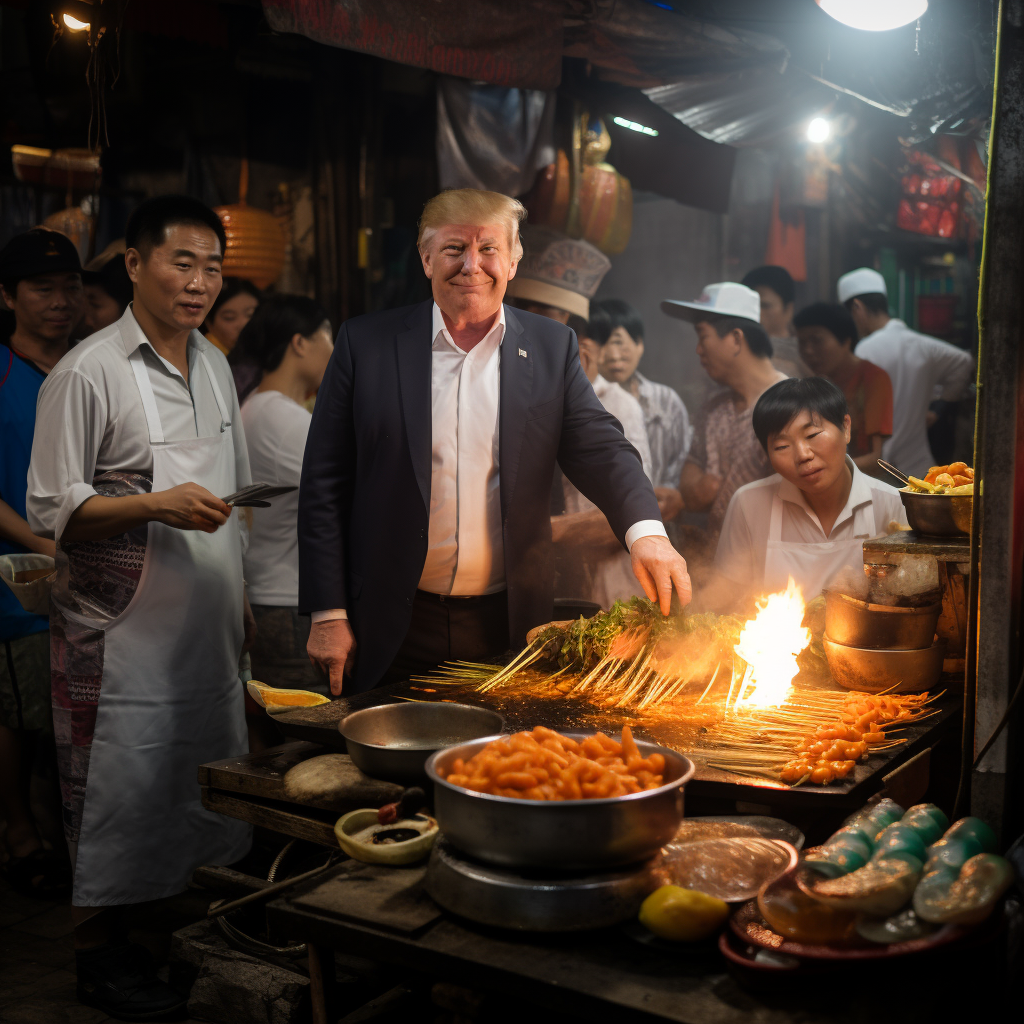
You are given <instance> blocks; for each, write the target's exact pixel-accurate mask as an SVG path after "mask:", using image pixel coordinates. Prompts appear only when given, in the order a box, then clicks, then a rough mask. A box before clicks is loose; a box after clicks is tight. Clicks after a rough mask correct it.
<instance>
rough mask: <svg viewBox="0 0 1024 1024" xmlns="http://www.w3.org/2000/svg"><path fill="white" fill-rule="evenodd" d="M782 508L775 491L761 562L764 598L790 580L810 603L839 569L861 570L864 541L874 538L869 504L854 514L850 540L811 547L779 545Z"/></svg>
mask: <svg viewBox="0 0 1024 1024" xmlns="http://www.w3.org/2000/svg"><path fill="white" fill-rule="evenodd" d="M782 504H783V501H782V497H781V496H780V495H779V493H778V491H776V493H775V497H774V498H773V499H772V512H771V518H770V520H769V523H768V547H767V549H766V551H765V558H764V592H765V593H766V594H774V593H776V592H777V591H780V590H785V589H786V587H787V585H788V583H789V577H790V576H792V577H793V579H794V580H796V582H797V583H798V584H799V586H800V590H801V591H802V593H803V595H804V600H805V601H808V602H810V601H812V600H814V598H816V597H817V596H818V595H819V594H820V593H821V591H822V589H823V588H824V586H825V584H826V583H828V581H829V580H831V579H832V577H833V576H835V574H836V573H837V572H839V570H840V569H842V568H843V566H846V565H849V566H853V567H854V568H855V569H858V570H863V567H864V541H865V540H866V539H868V538H869V537H873V536H874V534H875V514H874V509H873V507H872V505H871V503H870V502H869V503H867V504H865V505H862V506H860V508H858V509H857V510H856V511H855V512H854V514H853V536H852V537H847V538H845V539H843V540H824V541H819V542H817V543H814V544H807V543H799V542H794V541H783V539H782Z"/></svg>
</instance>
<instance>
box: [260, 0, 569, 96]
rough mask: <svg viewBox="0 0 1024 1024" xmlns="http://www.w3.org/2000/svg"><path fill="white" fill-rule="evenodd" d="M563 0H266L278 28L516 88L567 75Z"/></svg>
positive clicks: (548, 85) (553, 82) (551, 84)
mask: <svg viewBox="0 0 1024 1024" xmlns="http://www.w3.org/2000/svg"><path fill="white" fill-rule="evenodd" d="M565 6H566V4H565V0H515V2H514V3H509V2H508V0H472V2H471V3H466V2H464V0H263V12H264V14H265V15H266V18H267V22H268V24H269V25H270V27H271V28H272V29H273V30H274V31H275V32H296V33H298V34H300V35H304V36H307V37H308V38H310V39H315V40H316V41H317V42H318V43H327V44H328V45H330V46H340V47H342V48H344V49H346V50H356V51H358V52H360V53H369V54H372V55H373V56H375V57H383V58H384V59H385V60H393V61H396V62H397V63H399V64H409V65H411V66H412V67H417V68H427V69H428V70H430V71H437V72H439V73H440V74H443V75H455V76H457V77H459V78H467V79H473V80H479V81H484V82H489V83H491V84H492V85H503V86H507V87H509V88H516V89H542V90H548V89H554V88H555V87H556V86H557V85H558V83H559V81H560V79H561V77H562V17H563V14H564V11H565Z"/></svg>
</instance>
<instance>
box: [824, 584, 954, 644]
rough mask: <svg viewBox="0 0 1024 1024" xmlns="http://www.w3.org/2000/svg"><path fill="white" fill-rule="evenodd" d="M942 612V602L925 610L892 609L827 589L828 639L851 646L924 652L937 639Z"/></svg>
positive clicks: (924, 608)
mask: <svg viewBox="0 0 1024 1024" xmlns="http://www.w3.org/2000/svg"><path fill="white" fill-rule="evenodd" d="M941 611H942V602H941V601H938V602H936V603H934V604H929V605H926V606H924V607H922V608H902V607H891V606H889V605H883V604H869V603H868V602H867V601H861V600H858V599H857V598H855V597H850V596H849V595H848V594H840V593H838V592H836V591H831V590H827V591H826V592H825V636H826V637H828V639H829V640H834V641H835V642H836V643H838V644H845V645H846V646H848V647H866V648H872V649H875V650H890V651H911V650H922V649H923V648H926V647H931V645H932V641H933V640H934V639H935V628H936V626H937V625H938V622H939V614H940V613H941Z"/></svg>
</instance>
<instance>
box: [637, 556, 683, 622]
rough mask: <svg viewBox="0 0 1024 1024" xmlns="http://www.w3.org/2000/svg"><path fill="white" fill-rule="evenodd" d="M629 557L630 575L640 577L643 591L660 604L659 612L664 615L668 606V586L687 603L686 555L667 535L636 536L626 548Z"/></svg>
mask: <svg viewBox="0 0 1024 1024" xmlns="http://www.w3.org/2000/svg"><path fill="white" fill-rule="evenodd" d="M630 556H631V558H632V560H633V575H634V576H636V578H637V579H638V580H639V581H640V586H641V587H643V588H644V593H645V594H646V595H647V596H648V597H649V598H650V599H651V600H652V601H657V602H658V604H660V605H661V614H662V615H668V613H669V611H671V608H672V590H673V588H675V591H676V593H677V594H678V595H679V600H680V601H681V602H682V603H683V604H684V605H685V604H689V603H690V598H691V596H692V593H691V590H690V574H689V573H688V572H687V571H686V559H684V558H683V556H682V555H681V554H679V552H678V551H676V549H675V548H674V547H672V543H671V542H670V541H669V539H668V538H667V537H639V538H638V539H637V540H635V541H634V542H633V547H632V549H631V551H630Z"/></svg>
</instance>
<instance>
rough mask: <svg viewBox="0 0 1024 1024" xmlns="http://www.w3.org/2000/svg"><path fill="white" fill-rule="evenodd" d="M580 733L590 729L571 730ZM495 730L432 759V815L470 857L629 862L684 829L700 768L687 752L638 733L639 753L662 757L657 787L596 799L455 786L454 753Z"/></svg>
mask: <svg viewBox="0 0 1024 1024" xmlns="http://www.w3.org/2000/svg"><path fill="white" fill-rule="evenodd" d="M565 735H567V736H571V737H572V738H573V739H576V740H580V739H583V738H584V737H585V736H587V735H589V734H588V733H584V732H567V733H566V734H565ZM497 738H498V737H496V736H487V737H484V738H483V739H478V740H474V741H473V742H472V743H464V744H462V745H461V746H458V747H449V748H448V749H447V750H442V751H441V752H440V753H439V754H435V755H434V756H433V757H432V758H431V759H430V760H429V761H428V762H427V775H428V777H429V778H430V781H431V782H433V784H434V816H435V817H436V818H437V823H438V825H440V826H441V831H442V832H443V833H444V835H445V838H447V840H448V841H449V842H450V843H451V844H452V845H453V846H455V847H457V848H458V849H460V850H462V851H463V852H464V853H468V854H469V855H470V856H472V857H477V858H479V859H480V860H483V861H487V863H489V864H499V865H503V866H507V867H519V868H526V867H536V868H552V869H556V870H561V871H579V870H589V869H594V868H608V867H615V866H617V865H621V864H632V863H635V862H637V861H642V860H645V859H646V858H647V857H651V856H653V855H654V854H655V853H657V852H658V850H659V849H660V848H661V847H662V846H663V845H664V844H665V843H667V842H668V841H669V840H670V839H671V838H672V837H673V836H674V835H675V834H676V831H677V829H678V828H679V823H680V821H682V818H683V788H684V787H685V786H686V784H687V783H688V782H689V781H690V779H692V778H693V775H694V772H695V768H694V766H693V762H691V761H690V759H689V758H687V757H684V756H683V755H682V754H679V753H677V752H676V751H674V750H669V749H668V748H666V747H659V746H658V745H657V744H655V743H648V742H646V741H645V740H637V741H636V745H637V746H638V747H639V748H640V752H641V753H642V754H643V755H644V756H645V757H647V756H649V755H650V754H653V753H655V752H657V753H659V754H661V755H662V756H663V757H664V758H665V775H664V777H665V780H666V781H665V783H664V785H661V786H659V787H658V788H657V789H648V790H646V791H644V792H642V793H631V794H629V795H628V796H618V797H609V798H606V799H596V800H559V801H554V800H518V799H515V798H513V797H505V796H492V795H490V794H489V793H476V792H474V791H473V790H469V789H463V788H462V786H453V785H452V784H451V783H449V782H446V781H445V780H444V779H442V778H441V776H440V775H439V774H438V768H440V769H441V770H442V771H443V772H444V773H445V774H446V775H447V774H448V770H449V769H450V767H451V764H452V762H454V761H455V759H456V758H458V757H461V758H463V759H467V758H470V757H472V756H473V755H474V754H475V753H477V751H479V750H480V749H481V748H482V747H484V746H486V745H487V744H488V743H490V742H491V741H492V740H495V739H497Z"/></svg>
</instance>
